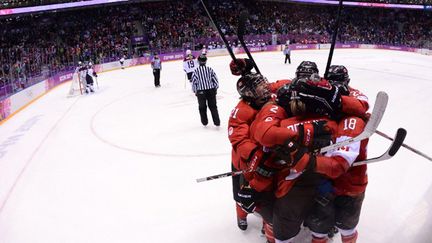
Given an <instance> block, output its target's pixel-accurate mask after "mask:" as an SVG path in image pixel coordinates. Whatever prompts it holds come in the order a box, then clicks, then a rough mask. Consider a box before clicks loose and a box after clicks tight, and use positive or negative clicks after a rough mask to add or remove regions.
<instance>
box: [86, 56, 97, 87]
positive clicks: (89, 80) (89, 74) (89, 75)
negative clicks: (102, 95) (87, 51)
mask: <svg viewBox="0 0 432 243" xmlns="http://www.w3.org/2000/svg"><path fill="white" fill-rule="evenodd" d="M84 73H85V80H86V86H85V87H86V93H88V92H94V86H93V84H94V78H96V77H97V74H96V72H95V71H94V69H93V64H92V63H91V62H89V63H88V65H87V68H86V70H85V71H84Z"/></svg>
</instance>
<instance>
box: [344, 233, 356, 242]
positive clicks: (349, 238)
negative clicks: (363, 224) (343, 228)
mask: <svg viewBox="0 0 432 243" xmlns="http://www.w3.org/2000/svg"><path fill="white" fill-rule="evenodd" d="M357 237H358V233H357V231H356V232H354V233H353V234H351V235H347V236H344V235H342V243H356V242H357Z"/></svg>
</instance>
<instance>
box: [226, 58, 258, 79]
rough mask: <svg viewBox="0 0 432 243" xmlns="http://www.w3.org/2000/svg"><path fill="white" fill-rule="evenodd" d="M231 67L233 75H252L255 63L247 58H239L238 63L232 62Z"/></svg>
mask: <svg viewBox="0 0 432 243" xmlns="http://www.w3.org/2000/svg"><path fill="white" fill-rule="evenodd" d="M229 66H230V70H231V73H232V74H233V75H235V76H240V75H244V74H248V73H250V72H251V70H252V68H253V63H252V61H251V60H250V59H247V58H237V59H236V61H234V60H232V61H231V62H230V64H229Z"/></svg>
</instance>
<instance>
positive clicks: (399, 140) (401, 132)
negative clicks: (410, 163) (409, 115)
mask: <svg viewBox="0 0 432 243" xmlns="http://www.w3.org/2000/svg"><path fill="white" fill-rule="evenodd" d="M406 135H407V131H406V130H405V129H403V128H399V129H398V130H397V133H396V137H395V138H394V140H393V143H392V146H391V147H390V149H389V151H388V154H389V155H390V156H392V157H393V156H394V155H395V154H396V153H397V151H398V150H399V148H400V147H401V146H402V144H403V141H404V140H405V137H406Z"/></svg>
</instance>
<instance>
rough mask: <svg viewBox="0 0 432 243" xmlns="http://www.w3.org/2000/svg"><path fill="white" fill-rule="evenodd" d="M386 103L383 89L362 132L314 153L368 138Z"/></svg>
mask: <svg viewBox="0 0 432 243" xmlns="http://www.w3.org/2000/svg"><path fill="white" fill-rule="evenodd" d="M387 103H388V95H387V93H385V92H383V91H380V92H378V94H377V98H376V100H375V105H374V108H373V110H372V114H371V116H370V118H369V121H368V123H367V124H366V127H365V129H364V130H363V132H362V133H360V134H359V135H357V136H356V137H353V138H350V139H347V140H344V141H341V142H339V143H335V144H332V145H329V146H326V147H323V148H321V149H319V150H316V151H314V154H319V153H324V152H327V151H330V150H333V149H337V148H340V147H343V146H346V145H348V144H350V143H354V142H358V141H361V140H363V139H366V138H369V137H370V136H372V135H373V134H374V133H375V131H376V129H377V127H378V125H379V124H380V122H381V120H382V118H383V115H384V112H385V109H386V107H387ZM392 151H393V150H392ZM247 172H251V171H250V170H240V171H235V172H227V173H222V174H218V175H213V176H208V177H204V178H199V179H197V180H196V181H197V182H203V181H209V180H215V179H220V178H224V177H228V176H237V175H241V174H243V173H247Z"/></svg>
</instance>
